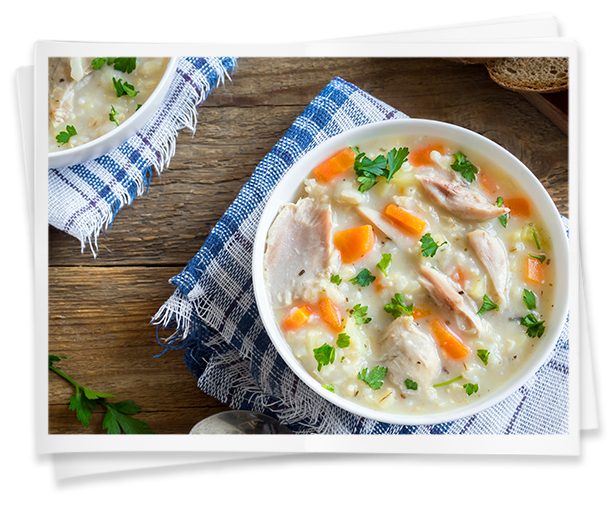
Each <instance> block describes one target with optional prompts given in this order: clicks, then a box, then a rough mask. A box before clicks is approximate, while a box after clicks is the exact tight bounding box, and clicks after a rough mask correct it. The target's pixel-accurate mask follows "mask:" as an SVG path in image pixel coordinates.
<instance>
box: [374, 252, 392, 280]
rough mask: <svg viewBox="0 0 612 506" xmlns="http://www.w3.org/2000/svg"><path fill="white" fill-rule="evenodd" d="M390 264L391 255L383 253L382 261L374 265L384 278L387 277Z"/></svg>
mask: <svg viewBox="0 0 612 506" xmlns="http://www.w3.org/2000/svg"><path fill="white" fill-rule="evenodd" d="M390 264H391V253H383V254H382V260H381V261H380V262H378V263H377V264H376V267H378V268H379V269H380V270H381V271H382V272H383V274H384V275H385V278H386V277H387V269H388V268H389V265H390Z"/></svg>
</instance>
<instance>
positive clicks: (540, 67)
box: [485, 58, 569, 93]
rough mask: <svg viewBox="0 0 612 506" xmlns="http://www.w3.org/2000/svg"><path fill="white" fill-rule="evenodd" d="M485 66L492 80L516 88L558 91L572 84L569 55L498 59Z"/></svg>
mask: <svg viewBox="0 0 612 506" xmlns="http://www.w3.org/2000/svg"><path fill="white" fill-rule="evenodd" d="M485 67H486V68H487V71H488V72H489V75H490V76H491V79H493V81H495V82H496V83H497V84H499V85H500V86H503V87H504V88H507V89H509V90H513V91H535V92H539V93H555V92H559V91H564V90H567V89H568V87H569V70H568V58H498V59H496V60H492V61H489V62H487V63H486V64H485Z"/></svg>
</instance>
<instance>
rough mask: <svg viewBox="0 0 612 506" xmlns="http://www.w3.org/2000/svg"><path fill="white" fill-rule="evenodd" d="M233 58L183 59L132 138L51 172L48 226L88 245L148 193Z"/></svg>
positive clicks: (230, 68)
mask: <svg viewBox="0 0 612 506" xmlns="http://www.w3.org/2000/svg"><path fill="white" fill-rule="evenodd" d="M235 66H236V58H181V59H180V60H179V61H178V65H177V69H176V74H175V76H174V78H173V80H172V83H171V85H170V89H169V90H168V93H167V94H166V97H165V99H164V102H163V104H162V106H160V107H159V109H158V111H157V112H156V113H155V115H154V116H153V117H152V118H151V119H150V120H149V121H148V122H147V123H146V125H145V126H143V127H142V128H141V129H140V130H139V131H138V132H137V133H136V135H134V136H133V137H132V138H130V139H129V140H128V141H126V142H125V143H123V144H122V145H120V146H118V147H117V148H116V149H114V150H112V151H111V152H109V153H107V154H105V155H103V156H101V157H99V158H96V159H95V160H92V161H90V162H87V163H82V164H78V165H73V166H70V167H61V168H57V169H50V170H49V192H48V193H49V224H50V225H52V226H54V227H55V228H57V229H59V230H62V231H64V232H67V233H68V234H70V235H72V236H74V237H76V238H77V239H79V240H80V241H81V251H82V250H83V249H84V248H85V245H86V244H87V243H89V245H90V247H91V249H92V251H93V253H94V255H95V254H96V250H97V238H98V235H99V234H100V232H101V230H102V229H103V228H109V227H110V226H111V225H112V223H113V219H114V217H115V215H116V214H117V212H118V211H119V209H121V208H122V207H123V206H124V205H129V204H130V203H131V202H132V201H133V200H134V198H135V197H138V196H141V195H142V194H143V193H144V192H145V190H146V189H147V187H148V185H149V182H150V179H151V174H152V172H153V169H155V171H156V172H157V173H159V172H161V171H162V170H163V169H164V168H165V167H167V165H168V164H169V163H170V159H171V158H172V156H173V155H174V148H175V144H176V136H177V134H178V131H179V130H180V129H182V128H188V129H190V130H191V131H194V130H195V126H196V121H197V111H196V107H197V106H198V105H200V104H201V103H202V102H203V101H204V100H205V99H206V97H207V96H208V94H209V93H210V91H211V90H212V89H214V88H215V87H216V86H218V85H219V84H221V83H223V82H224V80H225V78H226V77H228V78H229V76H230V75H231V73H232V71H233V69H234V67H235Z"/></svg>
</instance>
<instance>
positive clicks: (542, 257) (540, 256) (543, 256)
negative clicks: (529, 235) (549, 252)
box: [529, 253, 546, 264]
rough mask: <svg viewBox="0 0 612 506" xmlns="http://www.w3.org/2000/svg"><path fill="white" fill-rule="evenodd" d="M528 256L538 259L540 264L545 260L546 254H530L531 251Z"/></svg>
mask: <svg viewBox="0 0 612 506" xmlns="http://www.w3.org/2000/svg"><path fill="white" fill-rule="evenodd" d="M529 256H530V257H531V258H535V259H536V260H539V261H540V263H541V264H543V263H544V260H546V255H532V254H531V253H530V254H529Z"/></svg>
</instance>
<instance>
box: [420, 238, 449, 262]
mask: <svg viewBox="0 0 612 506" xmlns="http://www.w3.org/2000/svg"><path fill="white" fill-rule="evenodd" d="M420 242H421V253H422V254H423V256H424V257H433V256H434V255H435V254H436V253H437V252H438V248H439V247H440V246H444V245H445V244H447V242H446V241H444V242H443V243H442V244H438V243H436V241H435V240H434V239H433V237H431V234H430V233H429V232H427V233H426V234H425V235H424V236H423V237H421V239H420Z"/></svg>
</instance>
